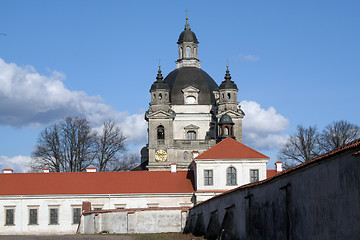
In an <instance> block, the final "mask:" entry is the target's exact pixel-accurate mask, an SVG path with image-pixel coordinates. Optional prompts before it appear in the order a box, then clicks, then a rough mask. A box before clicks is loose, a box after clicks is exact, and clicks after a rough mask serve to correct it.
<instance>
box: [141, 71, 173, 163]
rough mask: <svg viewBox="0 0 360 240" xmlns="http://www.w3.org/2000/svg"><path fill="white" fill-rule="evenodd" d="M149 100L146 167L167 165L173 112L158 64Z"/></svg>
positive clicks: (168, 92)
mask: <svg viewBox="0 0 360 240" xmlns="http://www.w3.org/2000/svg"><path fill="white" fill-rule="evenodd" d="M150 93H151V102H150V104H149V105H150V106H149V110H148V111H147V112H146V113H145V120H146V121H148V147H147V148H148V168H149V169H150V168H151V169H154V170H155V169H163V168H165V167H168V165H169V164H168V162H167V158H168V156H167V150H168V146H169V145H171V143H172V141H173V140H172V139H173V120H174V118H175V112H174V111H173V110H171V107H170V88H169V85H168V84H166V83H165V82H164V81H163V76H162V73H161V68H160V66H159V70H158V74H157V76H156V81H155V82H154V83H153V84H152V85H151V88H150Z"/></svg>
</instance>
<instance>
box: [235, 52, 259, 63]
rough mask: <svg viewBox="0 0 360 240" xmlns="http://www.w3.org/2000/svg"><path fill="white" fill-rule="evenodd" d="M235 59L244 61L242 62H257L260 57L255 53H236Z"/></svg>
mask: <svg viewBox="0 0 360 240" xmlns="http://www.w3.org/2000/svg"><path fill="white" fill-rule="evenodd" d="M235 60H240V61H244V62H258V61H260V57H258V56H255V55H251V54H249V55H244V54H238V55H237V56H236V57H235Z"/></svg>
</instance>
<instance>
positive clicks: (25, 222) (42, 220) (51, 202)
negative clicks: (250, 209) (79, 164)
mask: <svg viewBox="0 0 360 240" xmlns="http://www.w3.org/2000/svg"><path fill="white" fill-rule="evenodd" d="M191 197H192V193H188V194H119V195H86V196H80V195H77V196H76V195H62V196H51V195H43V196H1V197H0V234H3V235H11V234H74V233H75V232H76V230H77V228H78V224H72V222H73V216H72V214H73V213H72V208H73V207H74V206H76V207H80V208H81V206H82V202H91V204H92V206H93V207H101V206H102V207H103V209H115V208H116V207H119V206H122V207H125V208H148V207H149V206H154V205H156V206H158V207H184V206H185V207H191V206H192V203H191ZM54 206H56V207H58V209H59V210H58V217H59V220H58V221H59V224H58V225H50V224H49V223H50V216H49V214H50V207H54ZM7 207H12V208H14V209H15V214H14V215H15V216H14V218H15V219H14V221H15V225H14V226H6V225H5V221H6V219H5V218H6V217H5V210H6V208H7ZM30 207H36V208H37V209H38V224H37V225H29V208H30Z"/></svg>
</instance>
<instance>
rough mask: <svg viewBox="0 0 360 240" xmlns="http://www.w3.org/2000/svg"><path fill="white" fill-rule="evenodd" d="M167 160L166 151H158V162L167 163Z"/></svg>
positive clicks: (156, 158) (156, 157) (156, 155)
mask: <svg viewBox="0 0 360 240" xmlns="http://www.w3.org/2000/svg"><path fill="white" fill-rule="evenodd" d="M166 158H167V154H166V151H165V150H157V151H156V153H155V160H156V161H157V162H165V161H166Z"/></svg>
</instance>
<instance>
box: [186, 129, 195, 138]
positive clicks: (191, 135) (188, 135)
mask: <svg viewBox="0 0 360 240" xmlns="http://www.w3.org/2000/svg"><path fill="white" fill-rule="evenodd" d="M195 139H196V132H195V131H188V132H187V140H195Z"/></svg>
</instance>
